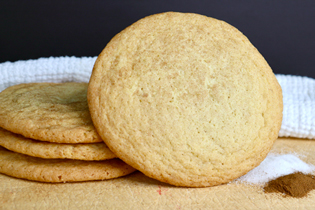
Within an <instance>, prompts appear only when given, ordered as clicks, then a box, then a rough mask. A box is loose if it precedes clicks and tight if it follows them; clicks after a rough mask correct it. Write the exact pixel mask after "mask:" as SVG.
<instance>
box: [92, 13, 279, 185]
mask: <svg viewBox="0 0 315 210" xmlns="http://www.w3.org/2000/svg"><path fill="white" fill-rule="evenodd" d="M88 103H89V108H90V112H91V116H92V120H93V122H94V125H95V127H96V130H97V131H98V133H99V134H100V136H101V137H102V138H103V140H104V141H105V143H106V144H107V146H108V147H109V148H110V149H111V150H112V151H113V152H114V153H115V154H116V155H117V156H118V157H119V158H121V159H122V160H123V161H125V162H126V163H128V164H130V165H131V166H133V167H134V168H136V169H138V170H140V171H142V172H143V173H144V174H146V175H147V176H150V177H152V178H155V179H158V180H160V181H162V182H167V183H170V184H173V185H178V186H189V187H205V186H213V185H219V184H222V183H227V182H229V181H231V180H233V179H235V178H238V177H240V176H242V175H244V174H246V173H247V172H248V171H249V170H251V169H253V168H254V167H256V166H257V165H259V164H260V162H261V161H262V160H263V159H264V158H265V157H266V155H267V153H268V152H269V150H270V148H271V147H272V145H273V143H274V141H275V140H276V139H277V136H278V132H279V129H280V125H281V120H282V107H283V105H282V91H281V87H280V85H279V84H278V82H277V80H276V78H275V75H274V74H273V72H272V70H271V68H270V67H269V65H268V64H267V62H266V61H265V59H264V58H263V56H262V55H261V54H260V53H259V52H258V51H257V49H256V48H255V47H254V46H253V45H252V44H251V43H250V41H249V40H248V39H247V38H246V37H245V36H244V35H243V34H242V33H241V32H239V31H238V30H237V29H236V28H234V27H233V26H231V25H229V24H227V23H225V22H223V21H219V20H216V19H213V18H210V17H206V16H202V15H198V14H184V13H174V12H167V13H162V14H156V15H152V16H148V17H146V18H144V19H141V20H139V21H137V22H136V23H134V24H132V25H131V26H129V27H128V28H126V29H125V30H123V31H122V32H120V33H119V34H117V35H116V36H115V37H114V38H113V39H112V40H111V41H110V42H109V43H108V44H107V46H106V47H105V49H104V50H103V51H102V53H101V54H100V55H99V56H98V58H97V60H96V62H95V65H94V69H93V73H92V76H91V79H90V83H89V88H88Z"/></svg>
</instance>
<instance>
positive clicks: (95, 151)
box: [0, 128, 116, 160]
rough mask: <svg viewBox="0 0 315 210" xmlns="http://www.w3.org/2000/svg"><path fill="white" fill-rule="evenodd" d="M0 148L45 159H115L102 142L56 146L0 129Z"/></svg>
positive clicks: (56, 144) (55, 144)
mask: <svg viewBox="0 0 315 210" xmlns="http://www.w3.org/2000/svg"><path fill="white" fill-rule="evenodd" d="M0 146H2V147H4V148H6V149H8V150H11V151H14V152H18V153H21V154H25V155H29V156H33V157H39V158H45V159H75V160H108V159H113V158H116V155H115V154H114V153H112V152H111V151H110V150H109V149H108V147H107V146H106V144H104V142H97V143H87V144H58V143H50V142H43V141H36V140H33V139H29V138H25V137H23V136H21V135H19V134H15V133H12V132H10V131H6V130H4V129H2V128H0Z"/></svg>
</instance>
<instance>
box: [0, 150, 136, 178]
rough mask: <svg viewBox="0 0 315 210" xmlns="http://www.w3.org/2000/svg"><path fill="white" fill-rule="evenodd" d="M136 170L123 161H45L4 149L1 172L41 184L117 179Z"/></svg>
mask: <svg viewBox="0 0 315 210" xmlns="http://www.w3.org/2000/svg"><path fill="white" fill-rule="evenodd" d="M134 171H135V169H134V168H132V167H131V166H129V165H127V164H126V163H124V162H123V161H121V160H119V159H117V158H116V159H111V160H103V161H83V160H60V159H41V158H36V157H31V156H27V155H23V154H19V153H15V152H11V151H9V150H6V149H4V148H3V147H0V173H3V174H6V175H8V176H12V177H16V178H21V179H28V180H33V181H40V182H80V181H92V180H104V179H113V178H117V177H121V176H125V175H127V174H130V173H132V172H134Z"/></svg>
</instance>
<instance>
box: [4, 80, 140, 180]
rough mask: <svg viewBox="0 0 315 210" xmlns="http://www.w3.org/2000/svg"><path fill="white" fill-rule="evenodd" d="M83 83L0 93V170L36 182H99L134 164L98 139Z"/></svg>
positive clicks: (38, 85) (16, 88)
mask: <svg viewBox="0 0 315 210" xmlns="http://www.w3.org/2000/svg"><path fill="white" fill-rule="evenodd" d="M87 86H88V84H86V83H61V84H55V83H54V84H52V83H33V84H21V85H16V86H11V87H9V88H7V89H6V90H4V91H2V92H1V93H0V127H1V128H0V145H1V146H2V147H0V172H1V173H4V174H7V175H10V176H13V177H17V178H23V179H29V180H34V181H41V182H75V181H88V180H104V179H111V178H116V177H120V176H124V175H127V174H129V173H131V172H133V171H135V169H134V168H132V167H130V166H129V165H127V164H125V163H124V162H123V161H121V160H120V159H118V158H117V157H116V155H114V154H113V153H112V152H111V151H110V150H109V149H108V147H107V146H106V145H105V143H104V142H103V141H102V139H101V138H100V137H99V135H98V134H97V132H96V131H95V128H94V126H93V123H92V121H91V117H90V114H89V109H88V104H87Z"/></svg>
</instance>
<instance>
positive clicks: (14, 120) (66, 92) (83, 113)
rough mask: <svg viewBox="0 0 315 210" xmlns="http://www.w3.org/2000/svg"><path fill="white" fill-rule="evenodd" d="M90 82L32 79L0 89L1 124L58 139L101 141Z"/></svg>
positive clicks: (30, 135)
mask: <svg viewBox="0 0 315 210" xmlns="http://www.w3.org/2000/svg"><path fill="white" fill-rule="evenodd" d="M86 94H87V83H59V84H56V83H30V84H20V85H15V86H11V87H9V88H7V89H5V90H4V91H2V92H1V93H0V127H2V128H4V129H6V130H9V131H11V132H13V133H18V134H21V135H23V136H25V137H27V138H32V139H36V140H41V141H48V142H57V143H95V142H102V140H101V138H100V137H99V135H98V134H97V133H96V131H95V128H94V126H93V123H92V120H91V117H90V113H89V109H88V104H87V99H86Z"/></svg>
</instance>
